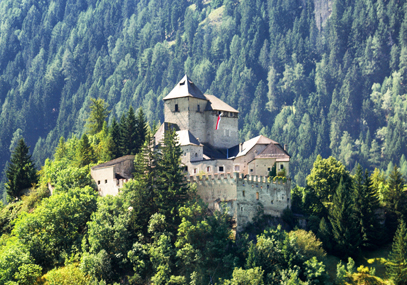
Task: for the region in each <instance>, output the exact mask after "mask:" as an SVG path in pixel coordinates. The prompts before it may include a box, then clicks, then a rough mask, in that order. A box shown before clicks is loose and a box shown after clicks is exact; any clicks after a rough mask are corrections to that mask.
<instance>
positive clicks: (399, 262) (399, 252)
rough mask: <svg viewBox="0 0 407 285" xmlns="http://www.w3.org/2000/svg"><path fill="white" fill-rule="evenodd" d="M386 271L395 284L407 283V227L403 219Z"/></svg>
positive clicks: (395, 237)
mask: <svg viewBox="0 0 407 285" xmlns="http://www.w3.org/2000/svg"><path fill="white" fill-rule="evenodd" d="M386 273H387V276H388V277H390V279H391V280H392V281H393V282H394V284H407V229H406V224H405V222H404V221H403V220H400V224H399V226H398V228H397V231H396V234H395V236H394V240H393V244H392V249H391V252H390V254H389V257H388V260H387V270H386Z"/></svg>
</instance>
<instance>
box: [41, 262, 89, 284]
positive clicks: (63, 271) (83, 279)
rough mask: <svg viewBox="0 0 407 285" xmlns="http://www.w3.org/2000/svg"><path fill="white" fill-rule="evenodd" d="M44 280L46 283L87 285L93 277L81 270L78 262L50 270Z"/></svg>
mask: <svg viewBox="0 0 407 285" xmlns="http://www.w3.org/2000/svg"><path fill="white" fill-rule="evenodd" d="M42 281H43V282H44V285H70V284H75V285H87V284H89V283H90V282H91V278H90V277H89V276H87V275H86V274H85V273H83V272H82V271H80V270H79V268H78V265H77V264H69V265H67V266H64V267H61V268H56V269H53V270H51V271H49V272H48V273H47V274H45V275H44V276H43V278H42Z"/></svg>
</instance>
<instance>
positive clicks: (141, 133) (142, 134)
mask: <svg viewBox="0 0 407 285" xmlns="http://www.w3.org/2000/svg"><path fill="white" fill-rule="evenodd" d="M136 122H137V124H136V134H137V135H136V146H135V148H136V153H138V152H139V151H140V149H141V148H142V147H143V145H144V141H145V140H146V133H147V121H146V117H145V116H144V112H143V109H142V108H140V109H139V110H138V112H137V118H136Z"/></svg>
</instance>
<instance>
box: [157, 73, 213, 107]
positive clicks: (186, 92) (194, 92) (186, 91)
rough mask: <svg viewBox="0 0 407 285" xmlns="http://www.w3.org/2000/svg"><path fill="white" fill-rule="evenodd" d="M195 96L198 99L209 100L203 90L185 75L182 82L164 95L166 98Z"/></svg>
mask: <svg viewBox="0 0 407 285" xmlns="http://www.w3.org/2000/svg"><path fill="white" fill-rule="evenodd" d="M183 97H193V98H197V99H202V100H205V101H206V100H207V99H206V97H205V96H204V94H203V93H202V91H201V90H199V88H198V87H197V86H196V85H195V84H194V83H193V82H192V80H191V79H190V78H189V77H188V76H187V75H185V76H184V77H183V78H182V79H181V81H180V82H178V84H177V85H176V86H175V87H174V89H172V91H171V92H170V93H169V94H168V95H167V96H165V97H164V99H163V100H164V101H165V100H169V99H176V98H183Z"/></svg>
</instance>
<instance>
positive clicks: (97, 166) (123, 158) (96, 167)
mask: <svg viewBox="0 0 407 285" xmlns="http://www.w3.org/2000/svg"><path fill="white" fill-rule="evenodd" d="M134 157H135V156H134V155H125V156H122V157H119V158H116V159H113V160H111V161H108V162H105V163H102V164H99V165H95V166H93V167H92V170H96V169H99V168H104V167H108V166H113V165H116V164H119V163H121V162H123V161H126V160H131V161H134Z"/></svg>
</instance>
